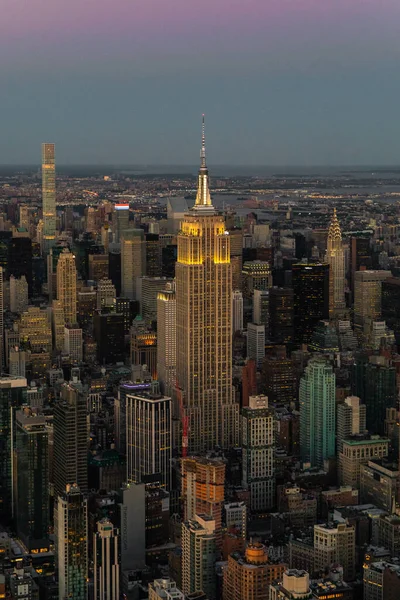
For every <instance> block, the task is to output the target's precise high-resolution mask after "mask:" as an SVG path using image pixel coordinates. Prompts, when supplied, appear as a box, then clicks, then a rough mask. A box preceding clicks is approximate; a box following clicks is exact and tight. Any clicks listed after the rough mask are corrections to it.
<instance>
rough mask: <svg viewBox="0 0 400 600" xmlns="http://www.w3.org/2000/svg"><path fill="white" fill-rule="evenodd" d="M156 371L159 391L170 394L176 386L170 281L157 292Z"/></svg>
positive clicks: (174, 331) (172, 296)
mask: <svg viewBox="0 0 400 600" xmlns="http://www.w3.org/2000/svg"><path fill="white" fill-rule="evenodd" d="M157 373H158V381H159V382H160V386H161V391H162V392H163V393H164V394H167V395H172V393H173V390H175V386H176V295H175V289H174V286H173V284H171V283H167V286H166V289H165V290H163V291H162V292H159V293H158V294H157ZM174 416H175V415H174Z"/></svg>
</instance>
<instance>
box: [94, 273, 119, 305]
mask: <svg viewBox="0 0 400 600" xmlns="http://www.w3.org/2000/svg"><path fill="white" fill-rule="evenodd" d="M116 298H117V291H116V289H115V285H114V284H113V282H112V281H111V279H107V278H104V279H100V281H98V282H97V308H98V309H99V310H102V309H111V308H113V307H114V306H115V301H116Z"/></svg>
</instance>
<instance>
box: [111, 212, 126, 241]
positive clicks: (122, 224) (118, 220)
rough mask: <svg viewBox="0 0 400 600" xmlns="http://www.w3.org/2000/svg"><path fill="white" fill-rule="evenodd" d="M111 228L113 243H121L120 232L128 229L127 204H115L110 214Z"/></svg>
mask: <svg viewBox="0 0 400 600" xmlns="http://www.w3.org/2000/svg"><path fill="white" fill-rule="evenodd" d="M112 227H113V233H114V237H115V242H116V243H117V244H119V243H120V242H121V236H122V232H123V231H125V229H128V228H129V204H115V205H114V212H113V214H112Z"/></svg>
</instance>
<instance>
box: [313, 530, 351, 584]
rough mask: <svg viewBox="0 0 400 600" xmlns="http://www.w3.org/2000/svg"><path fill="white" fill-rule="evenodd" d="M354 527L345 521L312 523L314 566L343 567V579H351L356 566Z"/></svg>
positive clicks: (321, 567)
mask: <svg viewBox="0 0 400 600" xmlns="http://www.w3.org/2000/svg"><path fill="white" fill-rule="evenodd" d="M355 544H356V528H355V527H354V526H353V525H348V524H347V523H329V524H327V525H314V568H315V570H316V571H319V570H321V571H324V570H325V569H327V568H329V567H330V566H331V565H333V564H339V565H341V566H342V567H343V575H344V579H345V580H349V581H352V580H353V579H354V576H355V568H356V546H355Z"/></svg>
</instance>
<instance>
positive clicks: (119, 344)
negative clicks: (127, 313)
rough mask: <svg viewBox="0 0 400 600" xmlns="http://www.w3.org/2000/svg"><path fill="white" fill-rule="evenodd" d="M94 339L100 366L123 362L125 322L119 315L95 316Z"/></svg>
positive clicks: (122, 316)
mask: <svg viewBox="0 0 400 600" xmlns="http://www.w3.org/2000/svg"><path fill="white" fill-rule="evenodd" d="M93 325H94V339H95V340H96V343H97V360H98V361H99V363H101V364H104V363H105V364H110V363H116V362H119V361H123V360H124V345H125V344H124V336H125V333H124V331H125V329H124V328H125V322H124V315H123V314H121V313H108V314H106V315H95V316H94V319H93Z"/></svg>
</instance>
